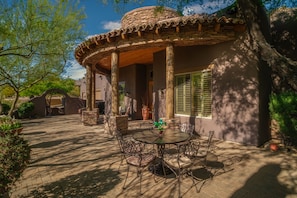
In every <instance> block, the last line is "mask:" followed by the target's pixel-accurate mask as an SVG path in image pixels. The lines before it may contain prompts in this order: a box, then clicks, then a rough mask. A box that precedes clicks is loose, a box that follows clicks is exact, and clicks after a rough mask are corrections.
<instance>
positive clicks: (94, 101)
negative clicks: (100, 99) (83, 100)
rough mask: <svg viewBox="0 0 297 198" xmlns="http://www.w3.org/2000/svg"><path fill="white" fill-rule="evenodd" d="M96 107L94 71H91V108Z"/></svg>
mask: <svg viewBox="0 0 297 198" xmlns="http://www.w3.org/2000/svg"><path fill="white" fill-rule="evenodd" d="M95 108H96V72H92V109H95Z"/></svg>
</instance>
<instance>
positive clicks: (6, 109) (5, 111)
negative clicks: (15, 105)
mask: <svg viewBox="0 0 297 198" xmlns="http://www.w3.org/2000/svg"><path fill="white" fill-rule="evenodd" d="M1 105H2V112H0V114H1V115H7V114H8V112H9V110H10V105H9V104H5V103H3V104H1Z"/></svg>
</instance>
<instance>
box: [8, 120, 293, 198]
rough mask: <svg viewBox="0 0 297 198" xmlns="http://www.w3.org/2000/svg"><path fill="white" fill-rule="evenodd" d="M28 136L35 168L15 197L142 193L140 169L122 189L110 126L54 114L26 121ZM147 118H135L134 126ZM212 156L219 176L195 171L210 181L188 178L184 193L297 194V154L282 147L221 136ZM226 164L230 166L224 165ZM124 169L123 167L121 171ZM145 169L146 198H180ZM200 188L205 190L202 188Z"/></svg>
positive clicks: (210, 197)
mask: <svg viewBox="0 0 297 198" xmlns="http://www.w3.org/2000/svg"><path fill="white" fill-rule="evenodd" d="M23 123H24V124H23V125H24V130H23V132H22V133H23V136H24V138H25V139H27V140H29V142H30V145H31V146H32V155H31V156H32V157H31V163H30V165H29V167H28V168H27V169H26V170H25V171H24V173H23V176H22V177H21V179H20V180H19V182H17V184H16V186H15V187H14V188H13V189H12V192H11V197H12V198H17V197H34V198H37V197H42V198H47V197H63V198H64V197H67V198H69V197H71V198H76V197H77V198H80V197H84V198H85V197H88V198H96V197H108V198H114V197H119V198H120V197H139V194H138V193H139V183H138V180H133V178H134V177H136V172H135V171H134V169H132V171H134V172H133V175H130V177H129V179H130V181H131V180H132V183H131V184H130V185H129V186H128V188H127V189H124V190H123V189H122V186H123V183H124V179H125V176H126V174H125V173H126V165H125V164H123V165H122V166H120V169H118V168H119V165H120V159H121V158H120V153H119V149H118V146H117V142H116V140H115V139H111V138H110V137H109V135H108V134H106V133H104V126H103V124H102V125H97V126H84V125H83V124H82V123H81V122H80V118H79V115H67V116H55V117H54V116H53V117H47V118H42V119H33V120H26V121H24V122H23ZM139 123H141V121H129V128H132V127H134V128H135V126H140V125H139ZM209 159H216V161H214V162H212V165H213V169H212V170H211V171H212V174H213V175H214V176H213V178H209V177H208V174H206V172H205V169H197V170H196V171H195V173H194V174H195V175H196V176H197V177H199V178H201V179H203V181H205V182H199V183H197V184H196V186H192V180H191V179H190V178H184V179H183V180H182V186H181V192H182V195H183V197H185V198H187V197H189V198H190V197H191V198H192V197H201V198H218V197H219V198H231V197H232V198H237V197H239V198H242V197H247V198H248V197H251V198H257V197H259V198H260V197H261V198H265V197H269V198H271V197H277V198H283V197H289V198H291V197H297V152H296V150H292V151H290V152H286V151H285V149H282V150H280V151H277V152H271V151H270V150H269V149H268V148H266V147H264V148H257V147H253V146H243V145H240V144H237V143H231V142H225V141H219V140H215V141H214V145H213V147H212V149H211V155H209ZM223 165H224V169H223V168H222V167H223ZM118 170H119V171H118ZM157 180H158V182H157V183H155V181H154V179H153V177H151V173H150V172H149V171H145V172H144V176H143V183H142V191H143V193H144V194H143V196H142V197H158V198H162V197H164V198H165V197H166V198H167V197H177V195H178V191H177V186H176V183H175V181H176V180H174V179H173V178H169V179H167V183H166V184H164V178H162V177H157ZM196 188H197V189H200V192H196Z"/></svg>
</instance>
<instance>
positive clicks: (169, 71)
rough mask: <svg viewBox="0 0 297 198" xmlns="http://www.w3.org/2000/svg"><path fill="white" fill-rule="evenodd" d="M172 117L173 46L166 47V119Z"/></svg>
mask: <svg viewBox="0 0 297 198" xmlns="http://www.w3.org/2000/svg"><path fill="white" fill-rule="evenodd" d="M172 118H174V47H173V45H172V44H170V45H168V46H167V47H166V119H168V120H169V119H172Z"/></svg>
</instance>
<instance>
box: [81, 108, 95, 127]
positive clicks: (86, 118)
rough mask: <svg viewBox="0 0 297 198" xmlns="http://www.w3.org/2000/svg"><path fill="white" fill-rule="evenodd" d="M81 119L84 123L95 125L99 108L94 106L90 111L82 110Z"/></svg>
mask: <svg viewBox="0 0 297 198" xmlns="http://www.w3.org/2000/svg"><path fill="white" fill-rule="evenodd" d="M81 119H82V122H83V124H84V125H90V126H92V125H97V124H98V120H99V109H97V108H96V109H94V110H92V111H87V110H83V111H82V117H81Z"/></svg>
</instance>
